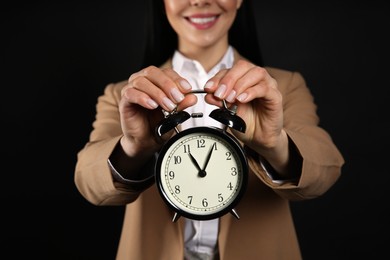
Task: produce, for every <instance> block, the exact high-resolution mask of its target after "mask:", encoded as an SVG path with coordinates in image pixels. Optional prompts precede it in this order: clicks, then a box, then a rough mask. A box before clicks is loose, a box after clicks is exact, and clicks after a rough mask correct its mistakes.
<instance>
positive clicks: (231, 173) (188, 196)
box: [157, 127, 247, 219]
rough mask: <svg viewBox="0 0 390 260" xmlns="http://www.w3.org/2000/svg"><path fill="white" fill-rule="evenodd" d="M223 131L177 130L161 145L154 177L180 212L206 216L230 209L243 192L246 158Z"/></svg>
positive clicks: (204, 217) (204, 129)
mask: <svg viewBox="0 0 390 260" xmlns="http://www.w3.org/2000/svg"><path fill="white" fill-rule="evenodd" d="M225 135H226V133H223V134H221V131H219V130H215V129H211V128H204V127H201V128H192V129H191V130H189V131H187V130H185V131H183V132H180V133H179V134H178V135H177V137H176V138H172V139H171V140H170V141H171V143H170V144H169V145H168V147H167V148H166V149H164V150H163V151H162V152H163V157H162V159H161V161H160V163H158V169H157V172H158V176H157V179H158V180H159V183H160V189H161V190H162V193H163V195H164V197H165V198H166V200H167V201H168V202H169V204H170V205H171V206H172V207H174V209H175V210H176V211H178V212H179V214H182V215H185V216H187V217H191V218H199V219H207V218H213V217H216V216H220V215H221V214H222V213H226V211H228V210H231V208H232V206H234V205H233V204H234V203H235V202H237V200H238V197H239V196H240V195H242V190H243V186H244V184H245V181H246V170H247V169H246V161H245V157H244V156H243V154H242V152H241V150H240V147H239V146H238V145H237V144H236V143H235V142H234V141H232V140H231V139H230V138H226V136H225Z"/></svg>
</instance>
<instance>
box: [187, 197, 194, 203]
mask: <svg viewBox="0 0 390 260" xmlns="http://www.w3.org/2000/svg"><path fill="white" fill-rule="evenodd" d="M187 198H188V200H189V201H188V204H190V205H191V203H192V198H193V196H188V197H187Z"/></svg>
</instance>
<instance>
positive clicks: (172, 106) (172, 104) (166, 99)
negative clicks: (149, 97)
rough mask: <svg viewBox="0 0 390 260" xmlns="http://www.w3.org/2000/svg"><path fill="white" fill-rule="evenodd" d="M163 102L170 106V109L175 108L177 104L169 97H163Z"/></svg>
mask: <svg viewBox="0 0 390 260" xmlns="http://www.w3.org/2000/svg"><path fill="white" fill-rule="evenodd" d="M162 101H163V104H164V105H165V106H166V107H168V108H169V111H171V110H173V109H175V108H176V105H175V104H174V103H173V102H172V101H171V100H170V99H169V98H167V97H164V98H163V100H162Z"/></svg>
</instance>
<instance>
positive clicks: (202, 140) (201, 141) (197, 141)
mask: <svg viewBox="0 0 390 260" xmlns="http://www.w3.org/2000/svg"><path fill="white" fill-rule="evenodd" d="M196 143H197V145H198V148H204V147H206V146H205V143H206V142H205V140H204V139H200V140H196Z"/></svg>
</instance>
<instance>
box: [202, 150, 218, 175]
mask: <svg viewBox="0 0 390 260" xmlns="http://www.w3.org/2000/svg"><path fill="white" fill-rule="evenodd" d="M214 146H215V143H214V144H213V145H212V146H211V148H210V151H209V154H208V155H207V158H206V162H205V163H204V166H203V171H205V172H206V167H207V165H208V164H209V161H210V158H211V154H212V153H213V150H214Z"/></svg>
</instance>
